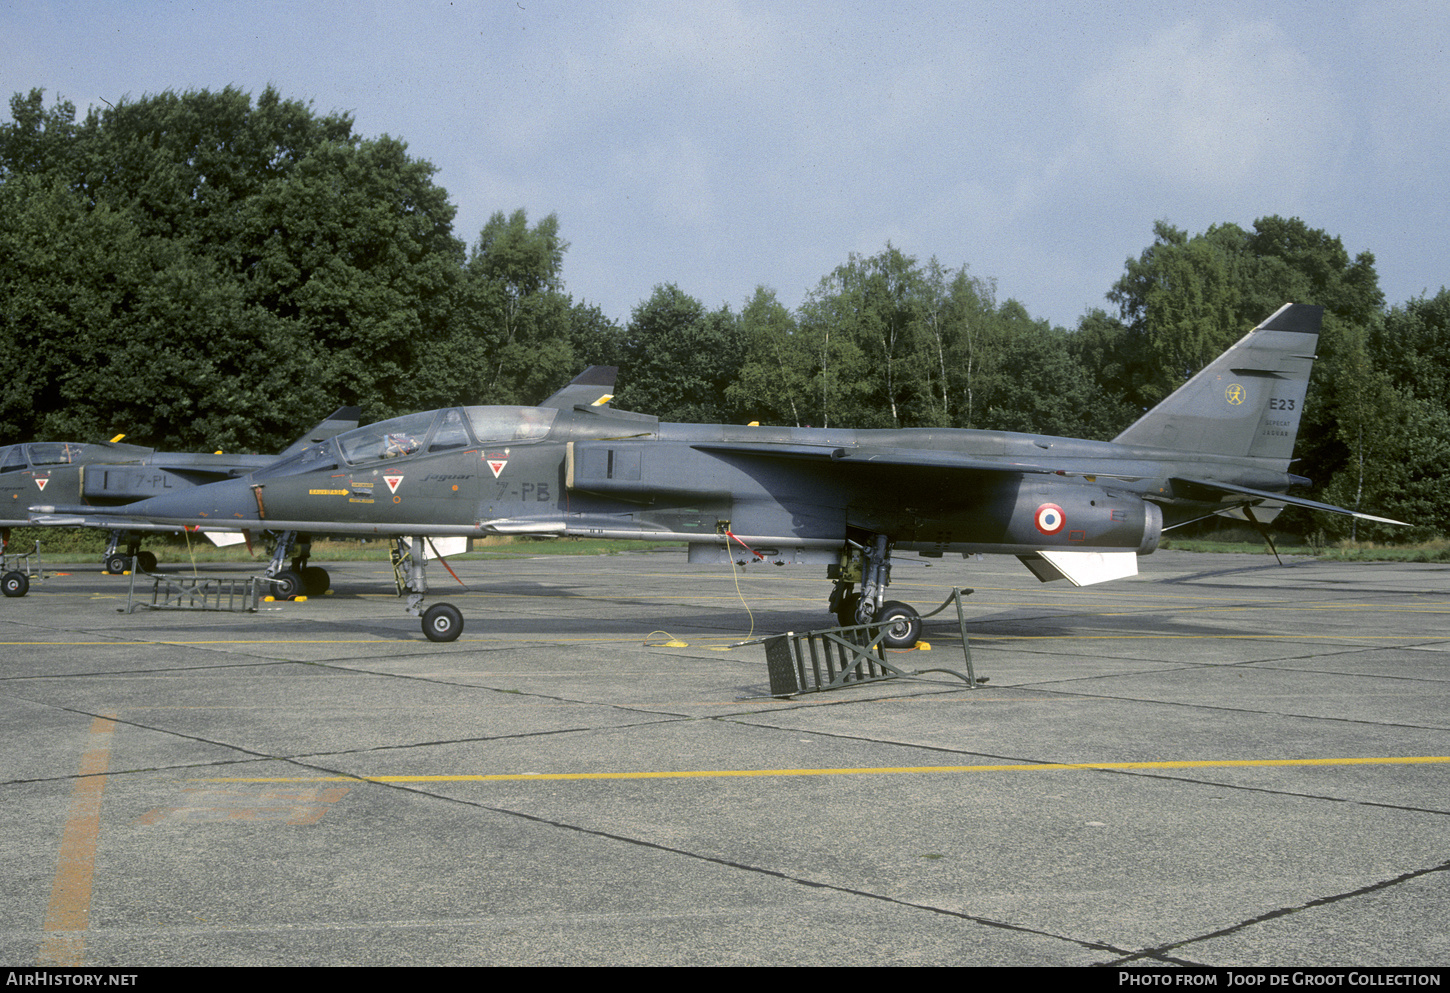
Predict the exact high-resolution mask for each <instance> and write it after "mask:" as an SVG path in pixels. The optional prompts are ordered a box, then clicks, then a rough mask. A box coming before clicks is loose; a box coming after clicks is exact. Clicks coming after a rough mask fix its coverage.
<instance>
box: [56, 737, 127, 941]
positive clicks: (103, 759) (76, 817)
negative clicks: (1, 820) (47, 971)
mask: <svg viewBox="0 0 1450 993" xmlns="http://www.w3.org/2000/svg"><path fill="white" fill-rule="evenodd" d="M115 729H116V721H115V719H114V716H112V717H97V718H96V719H95V720H94V721H92V722H91V734H90V742H89V747H88V748H87V749H86V753H85V754H84V755H82V756H81V766H80V774H79V778H78V779H77V780H76V783H75V788H74V790H73V791H72V792H71V805H70V816H68V817H67V818H66V822H65V828H64V830H63V831H62V833H61V841H60V859H59V861H58V863H57V865H56V867H55V879H54V881H53V882H52V883H51V887H50V905H49V907H47V908H46V912H45V926H44V933H45V937H44V938H43V939H42V941H41V944H40V955H39V956H38V958H37V961H36V964H37V965H43V966H79V965H83V964H84V961H83V960H84V955H85V946H86V928H87V927H89V925H90V917H91V877H92V875H93V874H94V872H95V866H96V840H97V839H98V838H99V837H100V833H101V795H102V794H103V793H104V792H105V789H106V770H107V769H108V768H109V767H110V764H111V733H112V732H113V731H115Z"/></svg>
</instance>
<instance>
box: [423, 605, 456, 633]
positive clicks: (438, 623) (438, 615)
mask: <svg viewBox="0 0 1450 993" xmlns="http://www.w3.org/2000/svg"><path fill="white" fill-rule="evenodd" d="M423 633H424V634H425V635H427V637H428V640H429V641H455V640H457V638H458V636H459V635H460V634H462V633H463V614H462V613H461V612H460V611H459V609H458V608H457V607H455V606H453V604H451V603H435V604H434V605H433V606H431V607H429V608H428V609H427V610H425V611H424V612H423Z"/></svg>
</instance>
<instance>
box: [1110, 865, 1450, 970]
mask: <svg viewBox="0 0 1450 993" xmlns="http://www.w3.org/2000/svg"><path fill="white" fill-rule="evenodd" d="M1447 870H1450V862H1441V863H1440V864H1439V865H1432V866H1429V867H1427V868H1424V869H1413V870H1411V871H1410V872H1404V873H1401V874H1400V875H1398V876H1395V877H1394V878H1392V879H1382V880H1380V881H1379V882H1377V883H1370V884H1368V885H1367V886H1361V887H1358V888H1357V889H1352V890H1347V891H1346V892H1344V893H1335V894H1333V895H1331V896H1323V897H1317V898H1315V899H1313V900H1308V901H1306V902H1304V903H1301V904H1296V905H1294V906H1292V907H1280V908H1278V909H1277V910H1270V911H1266V912H1265V913H1262V914H1259V915H1258V916H1256V917H1250V918H1248V919H1247V920H1243V921H1240V922H1238V923H1237V924H1230V925H1229V926H1228V927H1224V928H1219V929H1218V930H1217V931H1210V932H1208V933H1207V934H1201V935H1198V936H1197V937H1194V938H1185V939H1183V940H1182V941H1174V942H1170V943H1168V944H1166V945H1158V946H1156V947H1153V948H1145V949H1143V950H1142V951H1139V952H1135V953H1134V954H1132V955H1130V956H1128V957H1127V958H1122V959H1114V960H1112V961H1110V962H1100V963H1097V964H1099V965H1105V966H1114V965H1128V964H1131V963H1133V962H1136V961H1141V960H1143V959H1151V960H1153V961H1162V960H1163V957H1164V956H1166V955H1167V954H1168V953H1169V952H1172V951H1175V950H1177V949H1180V948H1185V947H1187V946H1189V945H1196V944H1198V943H1200V942H1204V941H1212V940H1213V939H1214V938H1222V937H1225V936H1226V935H1230V934H1235V933H1237V932H1239V931H1244V930H1246V929H1248V928H1251V927H1254V926H1256V925H1259V924H1264V923H1267V922H1268V921H1273V920H1277V919H1279V918H1282V917H1290V916H1293V915H1294V914H1300V913H1303V912H1304V911H1306V910H1312V909H1314V908H1316V907H1329V906H1333V905H1334V904H1337V903H1343V902H1344V901H1346V900H1353V899H1355V898H1356V897H1361V896H1366V895H1368V894H1370V893H1376V892H1378V891H1380V890H1387V889H1390V888H1392V887H1395V886H1400V885H1402V884H1404V883H1407V882H1409V881H1410V880H1412V879H1418V878H1420V877H1421V876H1428V875H1431V874H1432V873H1437V872H1445V871H1447ZM1186 964H1192V965H1201V964H1203V963H1186Z"/></svg>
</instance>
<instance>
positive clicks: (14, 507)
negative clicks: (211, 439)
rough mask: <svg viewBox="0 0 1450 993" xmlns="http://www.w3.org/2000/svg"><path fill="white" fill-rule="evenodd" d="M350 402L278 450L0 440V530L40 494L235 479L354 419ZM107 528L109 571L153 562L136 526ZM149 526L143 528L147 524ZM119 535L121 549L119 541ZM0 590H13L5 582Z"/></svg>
mask: <svg viewBox="0 0 1450 993" xmlns="http://www.w3.org/2000/svg"><path fill="white" fill-rule="evenodd" d="M361 412H362V411H361V410H360V409H359V408H357V407H339V408H338V409H337V410H335V411H333V412H332V413H331V414H330V415H328V416H327V417H324V418H323V419H322V420H320V421H318V422H317V424H316V425H314V426H313V427H312V429H311V430H309V431H307V432H306V433H305V434H303V435H302V436H301V437H300V438H298V439H297V440H296V441H294V442H293V443H292V444H291V445H289V446H288V447H287V449H286V450H284V451H283V452H282V453H281V454H280V455H227V454H224V453H222V452H211V453H207V452H158V451H156V450H155V449H154V448H143V447H141V446H139V445H127V444H122V443H121V438H123V437H125V436H124V435H117V436H116V437H115V438H113V439H112V440H111V441H106V442H75V441H41V442H30V443H29V444H21V445H7V446H4V447H0V534H3V540H4V541H5V542H8V541H9V540H10V529H11V528H12V527H24V526H27V525H29V524H30V523H31V522H30V517H29V512H28V511H29V506H30V505H31V504H32V503H34V502H35V499H36V498H37V497H39V496H41V495H44V496H45V497H47V498H49V499H52V500H54V499H56V498H57V497H59V498H62V499H71V500H78V501H81V502H82V503H84V504H86V505H88V506H90V505H94V506H97V507H115V506H119V505H122V504H128V503H135V502H137V501H139V500H144V499H146V498H147V497H153V496H160V495H162V494H165V493H171V492H174V491H176V490H181V489H189V488H191V487H193V486H201V485H204V484H206V483H213V482H216V481H217V480H221V479H235V478H237V477H239V476H245V475H246V474H247V473H249V472H253V471H255V470H257V469H261V468H263V467H264V466H268V465H271V464H272V463H273V462H276V461H277V460H278V459H280V458H286V457H287V456H289V455H292V454H294V453H296V452H300V451H302V450H303V449H304V448H307V447H308V446H310V445H315V444H317V443H318V442H320V441H323V440H325V439H327V438H330V437H332V436H333V435H335V434H338V433H340V432H343V431H350V430H352V429H353V428H355V427H357V422H358V415H359V414H360V413H361ZM99 526H100V527H103V528H110V529H111V536H110V541H109V542H108V544H107V547H106V554H105V558H104V563H105V567H106V569H107V571H109V572H116V573H119V572H123V571H124V570H126V569H128V568H130V563H131V560H132V559H133V558H136V559H137V561H139V562H140V564H141V565H142V567H143V568H146V569H154V568H155V567H156V557H155V556H154V555H152V554H151V553H150V552H147V551H144V550H140V548H139V546H140V542H141V535H140V534H139V533H137V532H136V531H135V530H129V529H127V530H121V529H117V528H116V527H115V526H114V525H113V524H111V523H109V522H105V523H101V524H100V525H99ZM148 530H150V529H148ZM122 543H124V544H126V546H127V551H126V552H125V553H122V552H121V551H120V550H119V548H120V545H121V544H122ZM5 594H6V595H7V596H10V595H12V590H11V587H10V586H9V585H7V586H6V587H5Z"/></svg>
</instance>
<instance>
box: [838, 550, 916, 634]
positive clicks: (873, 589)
mask: <svg viewBox="0 0 1450 993" xmlns="http://www.w3.org/2000/svg"><path fill="white" fill-rule="evenodd" d="M827 575H828V576H829V577H830V578H832V579H834V580H835V581H836V585H835V586H834V587H833V588H832V589H831V601H830V610H831V613H833V614H835V615H836V620H838V621H840V623H841V626H842V627H850V626H851V625H853V624H885V625H886V626H887V631H886V635H885V637H884V638H883V639H882V643H883V644H884V645H886V647H887V648H910V647H911V646H913V645H915V644H916V642H917V639H919V638H920V637H921V615H920V614H918V613H917V612H916V610H915V609H914V608H913V607H911V606H910V605H909V604H905V603H901V602H899V601H897V600H887V599H886V587H887V586H889V585H890V584H891V539H889V538H887V537H886V535H884V534H876V535H868V536H866V540H865V541H863V542H856V541H851V540H849V539H848V540H847V542H846V547H845V548H844V549H843V550H842V552H841V563H840V564H839V565H837V566H835V567H833V569H832V570H830V571H828V572H827ZM858 582H859V583H860V584H861V592H860V593H857V592H855V585H856V583H858Z"/></svg>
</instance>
